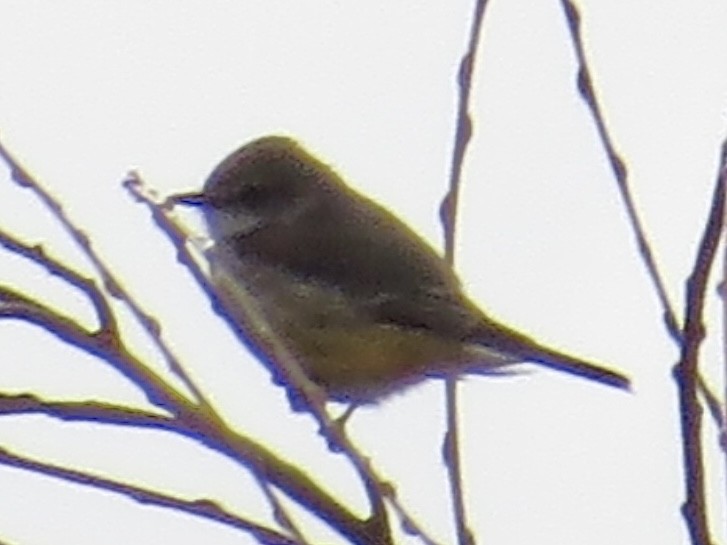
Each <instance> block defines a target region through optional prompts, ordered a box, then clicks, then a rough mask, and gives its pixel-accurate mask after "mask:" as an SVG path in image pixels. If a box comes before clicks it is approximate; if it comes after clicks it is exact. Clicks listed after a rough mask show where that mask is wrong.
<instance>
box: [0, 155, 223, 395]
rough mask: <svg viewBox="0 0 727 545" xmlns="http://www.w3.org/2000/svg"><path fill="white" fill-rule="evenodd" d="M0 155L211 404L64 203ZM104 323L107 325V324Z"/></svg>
mask: <svg viewBox="0 0 727 545" xmlns="http://www.w3.org/2000/svg"><path fill="white" fill-rule="evenodd" d="M0 157H1V158H2V159H3V160H4V161H5V162H6V163H7V165H8V166H9V167H10V170H11V173H12V177H13V179H14V180H15V181H16V182H17V183H18V184H19V185H20V186H21V187H24V188H27V189H29V190H30V191H32V192H33V194H34V195H35V196H36V197H37V198H38V199H39V200H40V202H42V203H43V204H44V205H45V206H46V208H48V210H49V211H50V212H51V214H52V215H53V216H54V217H55V218H56V219H57V220H58V222H59V223H60V225H61V226H62V227H63V229H64V230H65V231H66V233H68V235H69V236H70V237H71V239H73V241H74V242H75V243H76V244H77V245H78V246H79V248H80V249H81V251H83V253H84V254H85V255H86V257H88V259H89V260H90V261H91V263H92V264H93V266H94V268H95V269H96V271H97V272H98V274H99V276H100V277H101V280H102V281H103V285H104V287H105V288H106V290H107V291H108V293H109V294H111V295H112V296H113V297H115V298H117V299H119V300H121V301H122V302H123V303H124V304H126V306H127V307H128V308H129V309H130V310H131V312H132V314H133V315H134V316H135V318H136V319H137V320H138V322H139V323H140V324H141V326H142V327H143V328H144V330H145V331H146V332H147V333H148V334H149V336H150V338H151V339H152V341H153V342H154V344H156V346H157V347H158V348H159V350H160V351H161V353H162V355H163V357H164V358H165V360H166V361H167V364H168V366H169V368H170V370H171V371H172V372H173V373H174V374H176V375H177V377H178V378H179V379H180V380H181V381H182V382H183V384H184V385H185V386H186V387H187V389H188V390H189V392H190V393H191V394H192V396H193V397H194V399H195V401H196V402H197V403H199V404H200V405H205V406H209V403H208V402H207V401H206V400H205V398H204V396H203V395H202V392H201V391H200V389H199V388H197V386H196V385H195V384H194V381H193V380H192V379H191V377H189V375H188V374H187V373H186V371H185V370H184V368H183V366H182V365H181V362H180V361H179V359H178V358H177V357H176V356H175V355H174V353H173V352H172V350H171V349H170V348H169V346H167V344H166V342H164V340H163V339H162V338H161V334H160V326H159V323H158V321H157V320H156V319H155V318H153V317H152V316H151V315H149V314H148V313H146V312H145V311H144V310H143V309H142V308H141V306H140V305H139V304H138V303H137V302H136V300H135V299H134V298H133V297H132V296H131V294H130V293H129V292H128V291H127V290H126V289H125V288H124V286H123V284H122V283H121V281H120V280H119V279H118V278H116V276H115V275H114V274H113V272H112V271H111V270H110V269H109V267H108V266H106V263H104V261H103V259H101V257H100V256H99V255H98V254H97V253H96V250H95V249H94V247H93V245H92V244H91V240H90V238H89V237H88V235H87V234H86V233H84V232H83V231H81V230H80V229H79V228H77V227H76V226H75V225H74V224H73V222H72V221H71V220H70V218H69V217H68V216H67V215H66V213H65V211H64V210H63V206H62V205H61V203H60V202H59V201H58V200H56V199H55V197H53V195H52V194H51V193H50V192H48V191H47V190H46V189H45V188H44V187H43V186H42V184H41V183H40V182H39V181H38V180H37V179H36V178H35V177H34V176H32V175H31V174H30V172H28V171H27V170H26V169H25V168H24V167H23V166H22V165H21V164H20V162H19V161H18V160H17V159H16V158H15V157H14V156H13V155H12V154H11V153H10V152H9V151H8V150H7V149H6V148H5V146H4V145H3V144H2V143H1V142H0ZM104 325H105V324H104Z"/></svg>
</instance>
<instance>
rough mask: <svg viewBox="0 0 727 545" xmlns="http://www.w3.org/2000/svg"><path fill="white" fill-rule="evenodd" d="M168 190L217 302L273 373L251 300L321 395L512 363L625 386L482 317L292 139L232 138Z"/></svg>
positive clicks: (451, 277) (365, 393) (397, 223)
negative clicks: (203, 227) (194, 216)
mask: <svg viewBox="0 0 727 545" xmlns="http://www.w3.org/2000/svg"><path fill="white" fill-rule="evenodd" d="M178 201H179V202H181V203H185V204H189V205H199V206H201V209H202V212H203V215H204V218H205V222H206V224H207V229H208V231H209V236H210V238H211V240H212V242H213V246H212V248H211V249H210V250H209V252H208V253H207V256H208V259H209V267H210V277H211V280H212V285H213V286H214V291H215V294H216V295H217V297H218V299H219V300H220V301H221V303H222V306H223V308H224V310H225V312H226V313H227V314H228V316H229V317H230V318H231V319H232V321H233V322H234V323H235V324H236V325H237V326H238V328H239V329H241V330H242V333H243V335H244V336H245V338H246V339H247V341H248V342H249V344H251V345H252V346H253V348H254V349H255V351H256V352H258V353H259V354H261V355H262V356H263V359H264V360H268V361H267V363H268V364H269V365H270V366H271V367H272V369H273V371H275V370H276V363H275V361H274V357H272V356H271V355H270V354H269V353H268V352H267V349H266V347H265V346H263V345H262V344H261V343H260V342H259V341H258V340H257V339H258V335H256V332H255V331H253V330H252V328H253V325H251V321H250V319H249V316H248V314H249V312H250V309H249V306H250V305H249V302H250V301H254V303H255V306H256V308H257V309H258V310H259V312H260V314H261V315H262V318H263V320H264V322H265V324H266V326H267V327H268V328H269V330H270V331H271V332H272V333H273V334H274V336H275V338H276V339H278V340H279V341H280V342H281V343H282V344H283V346H284V347H285V348H286V349H287V350H288V351H289V352H290V353H291V354H292V355H293V356H294V357H295V359H296V361H297V362H298V364H299V365H300V367H301V369H302V371H303V373H304V374H305V376H306V377H307V378H308V379H309V380H310V381H312V382H313V383H314V384H316V385H317V386H318V387H320V389H321V390H322V391H323V392H324V394H325V397H326V399H327V400H331V401H337V402H342V403H349V404H355V405H356V406H358V405H364V404H373V403H377V402H379V401H380V400H382V399H384V398H386V397H388V396H390V395H392V394H394V393H397V392H401V391H404V390H406V389H407V388H409V387H411V386H414V385H416V384H418V383H421V382H422V381H424V380H426V379H429V378H447V377H457V378H458V377H462V376H465V375H497V374H503V373H504V374H512V373H511V372H512V370H514V369H516V368H517V367H515V366H517V365H519V364H521V363H534V364H538V365H540V366H544V367H547V368H549V369H553V370H556V371H561V372H564V373H568V374H570V375H574V376H577V377H581V378H584V379H588V380H590V381H593V382H595V383H600V384H603V385H606V386H611V387H615V388H619V389H624V390H628V389H629V388H630V381H629V378H628V377H627V376H625V375H624V374H623V373H621V372H618V371H615V370H612V369H610V368H607V367H606V366H603V365H600V364H597V363H591V362H588V361H585V360H584V359H580V358H577V357H575V356H570V355H568V354H566V353H564V352H561V351H559V350H556V349H553V348H549V347H547V346H545V345H544V344H541V343H539V342H537V341H536V340H534V339H532V338H530V337H528V336H527V335H525V334H523V333H520V332H519V331H517V330H515V329H514V328H512V327H509V326H507V325H505V324H503V323H501V322H499V321H497V320H496V319H494V318H493V317H491V316H489V315H488V314H487V313H486V312H485V311H483V310H481V309H480V308H479V307H478V306H477V305H476V304H475V303H474V302H473V301H472V300H471V299H470V298H469V297H468V296H467V295H466V294H465V291H464V289H463V287H462V284H461V282H460V280H459V279H458V277H457V275H456V273H455V272H454V270H453V269H452V267H451V266H450V265H449V264H448V263H447V262H446V261H445V259H444V258H443V257H442V256H441V255H440V254H439V253H437V252H436V251H435V250H434V249H433V248H432V247H431V246H430V245H429V244H428V243H427V242H426V241H425V240H424V239H423V238H422V237H421V236H419V235H418V234H417V233H416V232H415V231H414V230H413V229H411V228H410V227H408V226H407V225H406V224H405V223H404V222H403V221H402V220H400V219H399V218H398V217H396V216H395V215H394V214H393V213H392V212H390V211H388V210H387V209H386V208H384V207H383V206H381V205H380V204H378V203H376V202H375V201H374V200H372V199H370V198H368V197H367V196H365V195H363V194H362V193H360V192H358V191H356V190H354V189H353V188H351V187H350V186H349V185H348V184H347V183H346V182H345V181H344V179H343V178H342V177H341V176H340V175H339V174H337V173H336V172H335V171H334V170H333V168H332V167H330V166H329V165H328V164H326V163H324V162H323V161H321V160H320V159H318V158H317V157H316V156H315V155H313V154H312V153H311V152H309V151H308V150H307V149H306V148H305V147H304V146H303V145H301V144H300V143H299V142H298V141H296V140H295V139H294V138H291V137H288V136H281V135H270V136H263V137H260V138H257V139H255V140H253V141H251V142H249V143H247V144H245V145H243V146H242V147H240V148H239V149H237V150H236V151H234V152H233V153H232V154H230V155H229V156H227V157H226V158H225V159H224V160H223V161H222V162H221V163H220V164H219V165H218V166H217V167H216V168H214V170H213V171H212V173H211V174H210V175H209V177H208V178H207V179H206V181H205V182H204V185H203V188H202V191H201V192H195V193H188V194H183V195H181V196H180V197H179V199H178ZM515 374H517V373H515ZM274 376H275V379H276V382H284V379H282V378H281V376H282V375H281V374H280V373H274ZM286 386H288V387H289V388H291V387H292V386H293V385H290V384H286ZM289 394H290V390H289Z"/></svg>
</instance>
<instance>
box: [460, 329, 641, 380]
mask: <svg viewBox="0 0 727 545" xmlns="http://www.w3.org/2000/svg"><path fill="white" fill-rule="evenodd" d="M472 340H473V341H474V342H476V343H477V344H479V345H482V346H484V347H486V348H487V349H488V350H495V351H498V352H501V353H503V354H506V355H507V357H508V359H510V360H511V361H512V362H532V363H537V364H540V365H543V366H545V367H549V368H551V369H555V370H556V371H562V372H564V373H568V374H571V375H575V376H578V377H583V378H586V379H589V380H593V381H595V382H600V383H601V384H605V385H607V386H613V387H614V388H620V389H622V390H630V389H631V381H630V380H629V378H628V377H627V376H626V375H624V374H622V373H620V372H618V371H614V370H612V369H609V368H607V367H605V366H602V365H599V364H595V363H590V362H587V361H584V360H582V359H579V358H576V357H573V356H569V355H568V354H565V353H563V352H560V351H558V350H554V349H552V348H548V347H547V346H543V345H541V344H539V343H537V342H535V341H534V340H532V339H531V338H529V337H527V336H526V335H523V334H521V333H518V332H517V331H514V330H512V329H510V328H508V327H506V326H504V325H500V324H498V323H497V322H494V321H490V320H487V322H485V323H483V324H482V326H481V327H480V328H478V330H477V332H476V334H475V335H474V336H473V338H472Z"/></svg>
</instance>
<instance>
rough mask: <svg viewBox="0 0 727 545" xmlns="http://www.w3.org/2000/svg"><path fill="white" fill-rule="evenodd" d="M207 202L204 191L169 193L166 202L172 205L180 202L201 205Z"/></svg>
mask: <svg viewBox="0 0 727 545" xmlns="http://www.w3.org/2000/svg"><path fill="white" fill-rule="evenodd" d="M206 202H207V199H206V198H205V196H204V193H199V192H193V193H192V192H190V193H177V194H175V195H169V197H167V200H166V201H165V203H166V204H168V205H171V206H174V205H177V204H182V205H185V206H202V205H204V204H205V203H206Z"/></svg>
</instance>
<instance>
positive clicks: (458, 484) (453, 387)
mask: <svg viewBox="0 0 727 545" xmlns="http://www.w3.org/2000/svg"><path fill="white" fill-rule="evenodd" d="M486 7H487V0H475V7H474V13H473V14H472V24H471V26H470V34H469V40H468V44H467V49H466V51H465V54H464V55H463V57H462V60H461V61H460V65H459V73H458V82H457V83H458V88H459V99H458V107H457V122H456V128H455V135H454V148H453V151H452V163H451V165H450V175H449V189H448V192H447V195H446V196H445V198H444V200H443V201H442V206H441V208H440V216H441V218H442V224H443V226H444V255H445V259H446V260H447V262H448V263H449V264H450V266H453V265H454V248H455V246H454V241H455V228H456V224H457V208H458V203H459V190H460V185H461V179H462V170H463V168H464V159H465V153H466V151H467V146H468V145H469V142H470V140H471V138H472V115H471V113H470V93H471V91H472V76H473V72H474V67H475V65H476V59H477V49H478V47H479V44H480V39H481V35H482V24H483V21H484V18H485V8H486ZM445 392H446V407H447V431H446V434H445V437H444V444H443V446H442V449H443V453H444V460H445V464H446V467H447V471H448V475H449V483H450V493H451V498H452V510H453V512H454V519H455V527H456V531H457V543H459V545H471V544H473V543H474V542H475V539H474V536H473V535H472V532H471V530H470V528H469V525H468V523H467V512H466V509H465V503H464V485H463V482H462V464H461V457H460V451H459V421H458V417H457V407H458V406H459V403H458V401H457V397H458V396H457V380H456V379H455V378H448V379H447V380H446V382H445Z"/></svg>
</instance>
